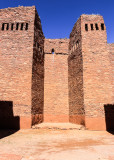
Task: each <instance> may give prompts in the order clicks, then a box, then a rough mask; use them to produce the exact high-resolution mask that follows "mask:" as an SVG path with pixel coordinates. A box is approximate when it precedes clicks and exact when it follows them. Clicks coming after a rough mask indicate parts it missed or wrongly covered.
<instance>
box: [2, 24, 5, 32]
mask: <svg viewBox="0 0 114 160" xmlns="http://www.w3.org/2000/svg"><path fill="white" fill-rule="evenodd" d="M4 26H5V24H4V23H3V24H2V31H4Z"/></svg>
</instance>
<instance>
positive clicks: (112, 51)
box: [108, 43, 114, 104]
mask: <svg viewBox="0 0 114 160" xmlns="http://www.w3.org/2000/svg"><path fill="white" fill-rule="evenodd" d="M108 51H109V60H110V65H111V72H110V74H111V83H112V104H114V94H113V93H114V43H112V44H108Z"/></svg>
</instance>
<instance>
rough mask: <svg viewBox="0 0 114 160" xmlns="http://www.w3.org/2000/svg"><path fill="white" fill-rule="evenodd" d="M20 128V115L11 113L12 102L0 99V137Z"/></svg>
mask: <svg viewBox="0 0 114 160" xmlns="http://www.w3.org/2000/svg"><path fill="white" fill-rule="evenodd" d="M19 129H20V117H19V116H14V115H13V102H12V101H0V139H1V138H4V137H6V136H9V135H11V134H13V133H15V132H17V131H18V130H19Z"/></svg>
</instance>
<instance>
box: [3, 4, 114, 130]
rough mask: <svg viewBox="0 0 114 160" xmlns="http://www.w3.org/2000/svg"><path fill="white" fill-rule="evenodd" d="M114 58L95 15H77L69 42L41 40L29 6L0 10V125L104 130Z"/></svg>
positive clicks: (112, 46)
mask: <svg viewBox="0 0 114 160" xmlns="http://www.w3.org/2000/svg"><path fill="white" fill-rule="evenodd" d="M113 53H114V44H107V35H106V26H105V24H104V20H103V17H102V16H100V15H81V16H80V18H79V19H78V21H77V22H76V24H75V25H74V27H73V29H72V32H71V34H70V39H66V38H65V39H45V37H44V35H43V31H42V26H41V21H40V18H39V16H38V13H37V11H36V9H35V7H34V6H32V7H16V8H8V9H1V10H0V106H1V107H0V114H1V115H2V116H0V117H1V118H2V119H0V121H1V122H2V121H5V124H6V122H7V121H8V117H9V118H10V120H9V124H11V122H12V121H13V120H14V119H15V118H16V121H15V123H14V124H13V126H14V125H15V126H16V122H17V121H18V122H17V123H18V125H19V126H20V128H30V127H31V126H32V125H34V124H38V123H41V122H43V121H44V122H57V123H59V122H72V123H77V124H81V125H85V126H86V128H87V129H92V130H93V129H94V130H105V129H107V124H109V122H110V124H111V122H113V117H114V116H113V113H114V112H113V109H114V108H113V103H114V96H113V91H114V84H113V82H114V72H113V67H114V63H113V61H114V58H113V57H114V56H113ZM3 107H6V108H7V111H6V113H7V112H8V116H7V119H6V115H7V114H5V112H4V108H3ZM3 112H4V113H3ZM2 113H3V114H2ZM3 115H5V116H3ZM107 117H109V118H108V119H107ZM107 120H109V122H107ZM19 126H18V127H19ZM110 127H111V126H110ZM112 127H113V126H112Z"/></svg>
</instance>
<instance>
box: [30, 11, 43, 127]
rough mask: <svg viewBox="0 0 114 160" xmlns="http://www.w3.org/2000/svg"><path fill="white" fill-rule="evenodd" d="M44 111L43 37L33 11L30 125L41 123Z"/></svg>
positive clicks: (39, 23)
mask: <svg viewBox="0 0 114 160" xmlns="http://www.w3.org/2000/svg"><path fill="white" fill-rule="evenodd" d="M43 109H44V35H43V32H42V26H41V21H40V18H39V16H38V13H37V11H36V10H35V22H34V49H33V65H32V125H34V124H37V123H41V122H42V121H43Z"/></svg>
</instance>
